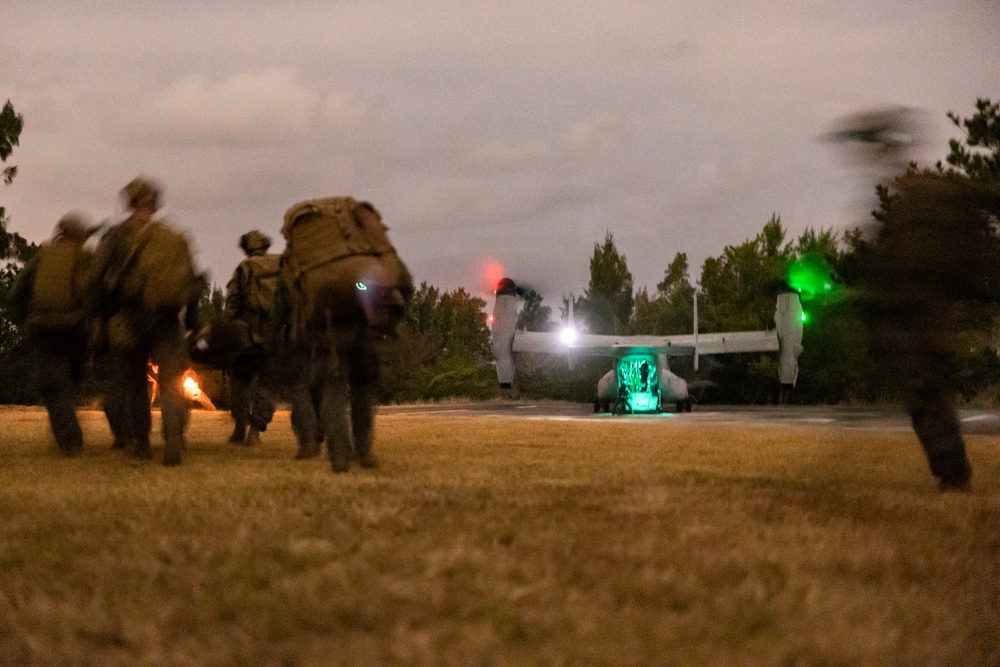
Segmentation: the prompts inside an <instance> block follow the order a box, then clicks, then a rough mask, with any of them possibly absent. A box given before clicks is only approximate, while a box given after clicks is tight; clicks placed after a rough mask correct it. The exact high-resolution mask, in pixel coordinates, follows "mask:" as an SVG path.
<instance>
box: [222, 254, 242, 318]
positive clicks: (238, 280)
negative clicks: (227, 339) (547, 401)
mask: <svg viewBox="0 0 1000 667" xmlns="http://www.w3.org/2000/svg"><path fill="white" fill-rule="evenodd" d="M242 285H243V265H242V264H241V265H240V266H237V267H236V270H235V271H234V272H233V277H232V278H230V279H229V282H228V283H226V300H225V303H224V305H223V308H222V312H223V314H224V315H225V316H226V317H230V318H233V317H236V316H237V315H238V314H239V312H240V311H241V310H242V309H243V294H242V290H241V289H240V288H241V286H242Z"/></svg>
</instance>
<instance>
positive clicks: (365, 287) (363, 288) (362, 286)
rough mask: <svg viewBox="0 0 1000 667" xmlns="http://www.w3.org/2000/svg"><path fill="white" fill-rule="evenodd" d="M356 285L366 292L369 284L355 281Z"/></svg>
mask: <svg viewBox="0 0 1000 667" xmlns="http://www.w3.org/2000/svg"><path fill="white" fill-rule="evenodd" d="M354 286H355V287H357V288H358V290H360V291H362V292H364V291H366V290H367V289H368V286H367V285H365V284H364V283H354Z"/></svg>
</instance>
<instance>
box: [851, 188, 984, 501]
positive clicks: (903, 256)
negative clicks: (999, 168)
mask: <svg viewBox="0 0 1000 667" xmlns="http://www.w3.org/2000/svg"><path fill="white" fill-rule="evenodd" d="M883 197H884V201H883V208H882V210H881V211H879V212H877V218H878V220H879V222H880V224H879V225H878V226H877V227H876V229H875V230H874V238H873V240H872V242H871V244H870V246H863V248H862V253H861V255H860V256H861V258H862V262H861V267H860V268H861V286H862V288H863V291H862V305H863V307H865V309H866V315H867V317H866V320H867V321H868V322H869V324H870V325H871V326H872V333H873V343H874V345H875V346H876V347H877V348H880V349H879V350H878V351H879V354H878V355H877V357H878V358H880V359H882V360H884V362H885V363H886V367H887V368H886V370H887V371H888V376H887V377H889V378H892V379H893V380H894V381H895V382H899V383H901V385H900V387H901V389H902V393H903V401H904V404H905V407H906V410H907V412H908V413H909V415H910V418H911V421H912V423H913V429H914V431H915V432H916V435H917V438H918V439H919V441H920V444H921V446H922V447H923V449H924V453H925V454H926V456H927V461H928V464H929V466H930V469H931V473H932V474H933V475H934V476H935V477H936V478H937V479H938V482H939V485H940V488H941V490H943V491H949V490H968V489H969V488H970V483H971V479H972V468H971V466H970V464H969V459H968V457H967V455H966V451H965V442H964V440H963V439H962V433H961V428H960V424H959V420H958V412H957V408H956V405H955V398H956V394H957V391H958V387H957V384H958V383H957V380H958V355H959V352H960V350H961V347H962V341H963V339H964V338H965V337H966V336H968V335H969V334H970V333H972V332H975V331H977V330H981V329H983V327H984V325H987V326H988V324H989V322H991V321H992V317H991V314H992V313H991V311H993V310H994V308H995V304H996V302H997V300H998V297H1000V241H998V238H997V235H996V232H995V230H994V229H993V227H992V221H993V220H996V219H997V217H998V216H1000V193H998V192H997V191H996V189H995V188H991V187H989V186H986V185H982V184H977V183H974V182H972V181H967V180H962V179H958V178H951V177H948V176H945V175H941V174H936V173H932V172H916V171H913V170H911V171H910V172H909V173H907V174H906V175H904V176H901V177H899V178H897V179H896V181H895V183H894V185H893V189H892V190H891V191H886V193H885V194H884V195H883Z"/></svg>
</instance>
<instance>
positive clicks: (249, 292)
mask: <svg viewBox="0 0 1000 667" xmlns="http://www.w3.org/2000/svg"><path fill="white" fill-rule="evenodd" d="M270 247H271V239H270V237H268V236H266V235H265V234H262V233H261V232H259V231H257V230H253V231H251V232H247V233H246V234H244V235H243V236H241V237H240V248H242V249H243V252H245V253H246V255H247V257H246V259H244V260H243V261H242V262H240V264H239V266H237V267H236V271H235V272H234V273H233V277H232V279H230V281H229V283H228V284H227V285H226V303H225V311H224V312H225V316H226V317H227V318H229V319H231V320H233V321H236V322H239V323H241V325H242V326H241V329H244V330H245V331H246V339H245V340H246V347H244V348H243V349H242V350H240V351H239V352H238V353H237V354H236V358H235V359H234V360H233V362H232V364H231V365H230V366H229V368H228V371H229V381H230V387H231V389H230V403H231V407H230V412H231V414H232V416H233V421H234V422H235V424H234V427H233V434H232V435H231V436H230V438H229V440H230V442H234V443H238V444H246V445H254V444H257V443H258V442H259V441H260V431H259V430H258V429H257V427H255V426H252V425H251V421H254V422H257V423H259V422H260V420H256V419H255V420H251V412H252V409H253V408H252V406H253V405H254V404H255V403H256V402H257V401H254V400H253V399H254V392H255V391H256V390H257V388H258V386H259V384H260V374H261V371H262V368H263V365H264V345H263V344H264V336H265V329H266V328H267V324H268V321H269V318H270V314H271V306H272V304H273V302H274V292H275V288H276V287H277V284H278V276H279V273H280V271H281V255H277V254H268V252H267V250H268V248H270ZM248 427H249V431H248Z"/></svg>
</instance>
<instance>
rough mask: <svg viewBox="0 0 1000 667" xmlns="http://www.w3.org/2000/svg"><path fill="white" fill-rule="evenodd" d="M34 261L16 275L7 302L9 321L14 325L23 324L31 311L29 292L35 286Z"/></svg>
mask: <svg viewBox="0 0 1000 667" xmlns="http://www.w3.org/2000/svg"><path fill="white" fill-rule="evenodd" d="M35 266H36V264H35V261H34V260H31V261H30V262H28V263H27V264H25V265H24V267H23V268H22V269H21V271H20V272H19V273H18V274H17V278H16V279H15V280H14V285H13V286H12V287H11V290H10V297H9V300H8V302H7V304H8V305H7V307H8V311H9V312H10V319H11V321H12V322H14V324H24V321H25V320H26V319H28V311H29V310H30V309H31V290H32V287H33V286H34V284H35Z"/></svg>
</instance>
